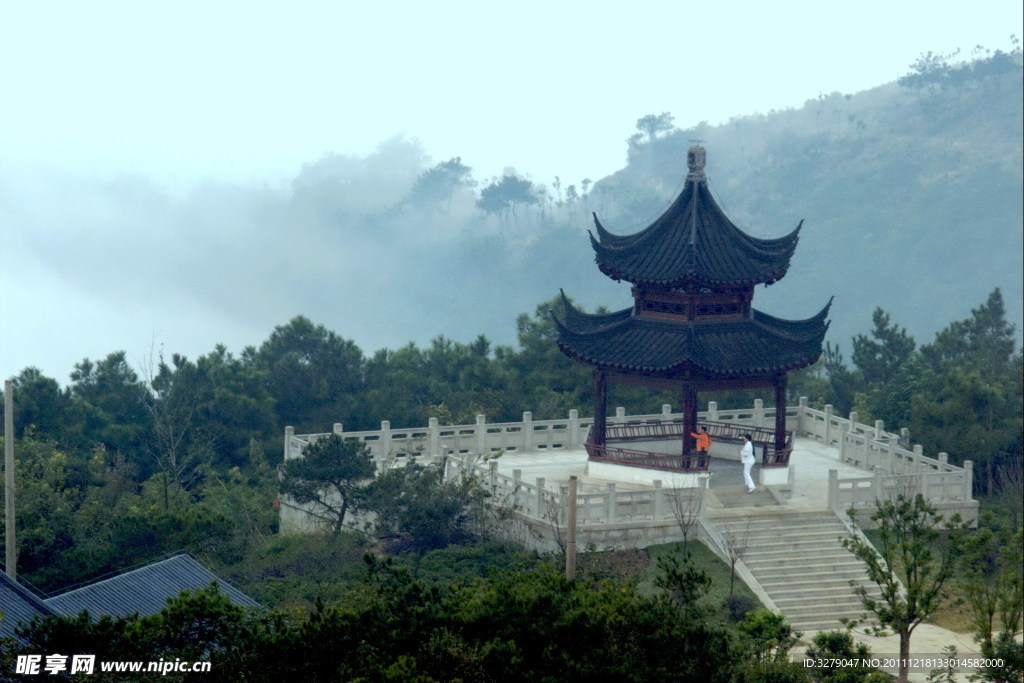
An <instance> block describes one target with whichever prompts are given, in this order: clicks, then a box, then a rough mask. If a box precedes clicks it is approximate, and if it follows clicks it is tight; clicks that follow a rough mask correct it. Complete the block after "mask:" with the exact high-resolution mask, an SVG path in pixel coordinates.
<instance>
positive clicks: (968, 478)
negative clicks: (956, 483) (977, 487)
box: [962, 460, 974, 500]
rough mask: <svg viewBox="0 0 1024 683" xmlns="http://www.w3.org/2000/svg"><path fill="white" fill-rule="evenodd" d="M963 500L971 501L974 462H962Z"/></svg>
mask: <svg viewBox="0 0 1024 683" xmlns="http://www.w3.org/2000/svg"><path fill="white" fill-rule="evenodd" d="M962 495H963V499H964V500H971V498H972V496H973V495H974V461H973V460H964V490H963V494H962Z"/></svg>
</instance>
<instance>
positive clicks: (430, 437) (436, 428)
mask: <svg viewBox="0 0 1024 683" xmlns="http://www.w3.org/2000/svg"><path fill="white" fill-rule="evenodd" d="M427 451H428V452H429V453H430V454H431V455H443V454H442V453H441V425H440V423H439V422H438V421H437V418H436V417H432V418H430V419H429V420H427Z"/></svg>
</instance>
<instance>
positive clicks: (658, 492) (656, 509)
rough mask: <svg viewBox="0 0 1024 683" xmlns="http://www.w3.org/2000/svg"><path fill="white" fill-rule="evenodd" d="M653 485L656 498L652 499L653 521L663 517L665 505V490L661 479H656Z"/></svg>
mask: <svg viewBox="0 0 1024 683" xmlns="http://www.w3.org/2000/svg"><path fill="white" fill-rule="evenodd" d="M652 485H653V486H654V499H653V500H652V501H651V521H657V520H659V519H661V511H662V508H663V507H664V506H665V503H664V499H665V490H664V489H663V488H661V479H655V480H654V481H653V482H652Z"/></svg>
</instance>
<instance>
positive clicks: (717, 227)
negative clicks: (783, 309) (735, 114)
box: [590, 172, 802, 287]
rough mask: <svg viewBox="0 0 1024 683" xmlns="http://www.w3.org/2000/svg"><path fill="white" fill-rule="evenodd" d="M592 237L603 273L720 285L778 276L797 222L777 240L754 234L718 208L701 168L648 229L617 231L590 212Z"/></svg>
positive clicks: (670, 283) (650, 281)
mask: <svg viewBox="0 0 1024 683" xmlns="http://www.w3.org/2000/svg"><path fill="white" fill-rule="evenodd" d="M594 225H595V227H596V230H597V237H596V238H595V237H594V235H593V233H591V235H590V242H591V244H592V245H593V247H594V252H595V260H596V261H597V265H598V267H599V268H600V269H601V272H603V273H604V274H605V275H608V276H609V277H611V278H614V279H615V280H626V281H628V282H633V283H635V284H641V285H660V286H666V287H682V286H684V285H687V284H694V285H701V286H708V287H722V286H745V285H754V284H759V283H765V284H771V283H772V282H775V281H776V280H779V279H780V278H782V276H783V275H785V274H786V271H787V270H788V269H789V261H790V259H791V258H792V256H793V252H794V250H795V249H796V243H797V240H798V237H799V233H800V225H802V222H801V224H800V225H797V226H796V228H795V229H794V230H793V231H792V232H791V233H789V234H788V235H785V236H784V237H778V238H775V239H761V238H757V237H752V236H750V235H748V234H746V233H745V232H743V231H742V230H740V229H739V228H737V227H736V226H735V225H733V223H732V221H730V220H729V218H728V217H726V215H725V214H724V213H723V212H722V209H721V208H719V206H718V204H717V203H716V202H715V200H714V198H713V197H712V196H711V192H710V190H709V189H708V185H707V180H706V179H705V177H704V174H703V172H700V173H698V174H694V173H691V174H690V176H688V177H687V180H686V185H685V187H684V188H683V191H682V193H681V194H680V195H679V197H678V198H677V199H676V200H675V201H674V202H673V203H672V205H671V206H670V207H669V208H668V209H667V210H666V211H665V213H663V214H662V215H661V217H660V218H658V219H657V220H656V221H654V222H653V223H652V224H651V225H650V226H649V227H647V228H645V229H644V230H641V231H640V232H637V233H634V234H632V235H616V234H613V233H611V232H609V231H608V230H606V229H605V228H604V226H603V225H601V222H600V221H599V220H598V219H597V216H596V214H595V216H594Z"/></svg>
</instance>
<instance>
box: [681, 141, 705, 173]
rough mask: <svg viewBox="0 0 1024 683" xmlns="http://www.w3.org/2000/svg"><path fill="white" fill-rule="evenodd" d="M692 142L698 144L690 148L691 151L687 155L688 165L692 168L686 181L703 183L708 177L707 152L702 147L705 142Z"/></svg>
mask: <svg viewBox="0 0 1024 683" xmlns="http://www.w3.org/2000/svg"><path fill="white" fill-rule="evenodd" d="M690 142H693V143H696V144H694V145H693V147H690V151H688V152H687V153H686V165H687V166H689V167H690V172H689V173H688V174H687V175H686V179H687V180H695V181H701V180H704V179H705V177H706V176H705V175H704V162H705V161H706V159H707V152H706V151H705V149H704V148H703V147H701V143H702V142H704V141H703V140H690Z"/></svg>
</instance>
